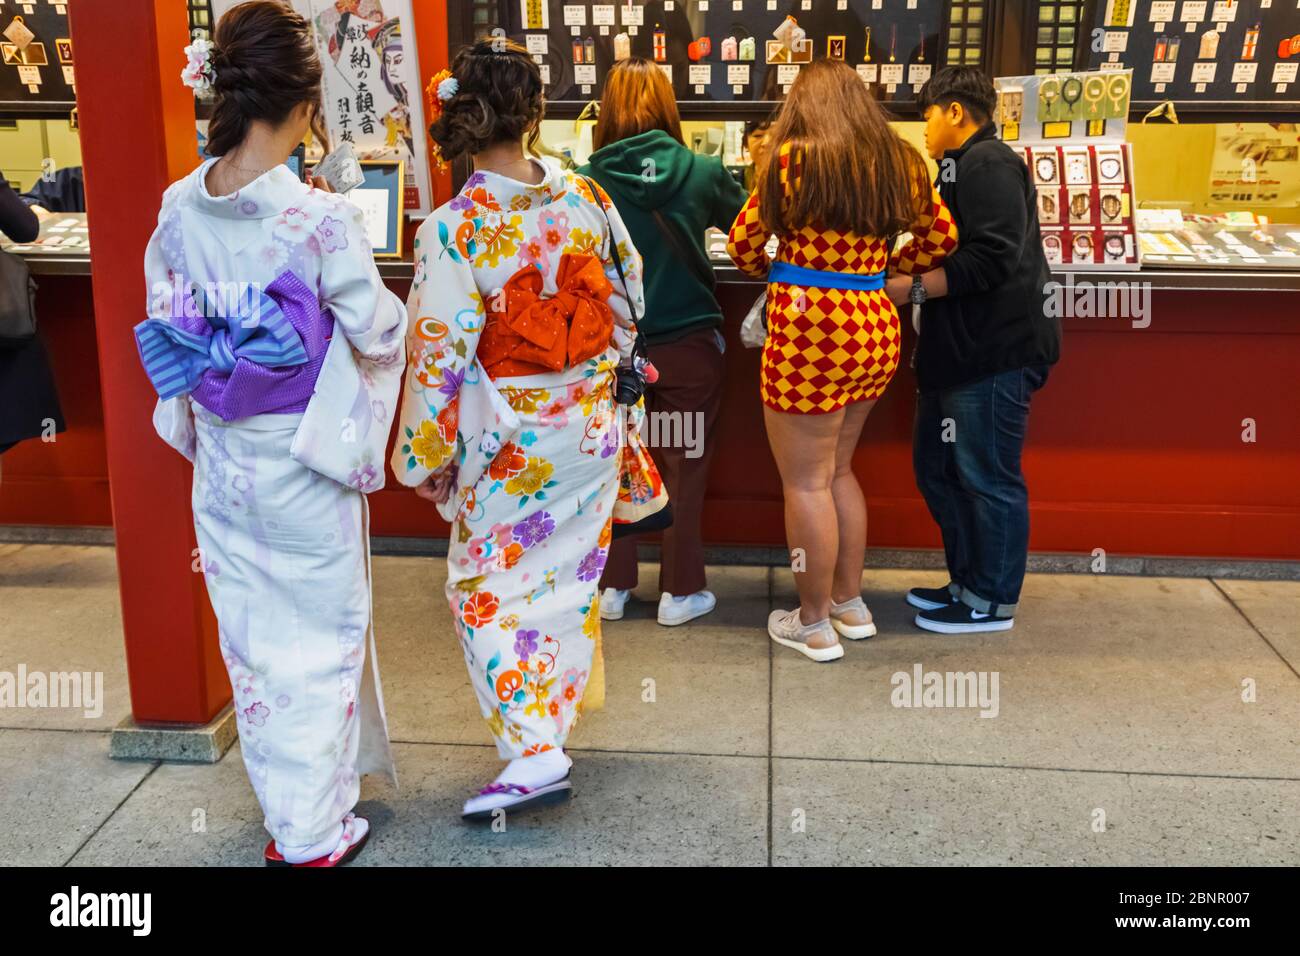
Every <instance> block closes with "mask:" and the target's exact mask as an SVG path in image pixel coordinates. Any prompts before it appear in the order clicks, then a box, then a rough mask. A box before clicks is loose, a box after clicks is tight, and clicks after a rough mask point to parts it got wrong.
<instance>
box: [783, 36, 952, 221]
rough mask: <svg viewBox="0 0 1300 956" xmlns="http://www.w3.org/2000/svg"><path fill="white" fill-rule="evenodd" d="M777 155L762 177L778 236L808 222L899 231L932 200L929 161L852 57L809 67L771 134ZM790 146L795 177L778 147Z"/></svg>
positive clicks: (802, 75)
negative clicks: (786, 179) (784, 169)
mask: <svg viewBox="0 0 1300 956" xmlns="http://www.w3.org/2000/svg"><path fill="white" fill-rule="evenodd" d="M768 141H769V142H770V143H771V144H772V150H773V152H772V161H771V162H769V163H768V164H767V168H766V169H765V170H764V171H763V175H762V177H761V178H760V180H759V182H758V193H759V212H760V215H761V216H762V219H763V225H764V226H765V227H766V228H767V229H768V230H769V231H770V232H772V233H775V234H776V235H789V234H790V233H793V232H797V231H798V230H800V229H802V228H804V227H805V226H815V227H818V228H825V229H833V230H836V231H838V232H852V233H856V234H857V235H862V236H882V237H888V236H896V235H898V234H899V233H902V232H906V231H907V230H908V229H910V228H911V227H912V226H913V225H914V224H915V223H916V221H917V219H918V218H919V216H920V215H921V213H922V212H923V210H924V208H925V206H926V205H927V204H928V202H929V197H930V193H929V187H928V181H929V171H928V170H927V168H926V165H925V160H924V159H922V158H921V154H920V153H919V152H917V151H916V149H915V148H913V147H912V146H911V144H909V143H907V142H906V141H905V140H903V138H902V137H900V136H899V135H898V134H897V133H896V132H894V130H893V128H892V127H891V126H890V125H889V121H888V119H887V118H886V116H885V112H884V110H883V109H882V108H881V107H880V105H879V104H878V103H877V102H876V101H875V99H874V98H872V96H871V95H870V93H868V91H867V86H866V84H865V83H863V82H862V79H861V78H860V77H859V76H858V74H857V73H856V72H855V71H854V70H853V68H852V67H850V66H849V65H848V64H847V63H844V62H842V61H840V60H817V61H815V62H813V63H811V64H809V65H808V66H805V67H803V68H802V69H801V70H800V72H799V76H798V78H797V79H796V80H795V81H794V85H793V86H791V87H790V93H789V96H788V97H787V98H786V101H785V103H784V104H783V105H782V106H781V111H780V113H779V114H778V115H777V118H776V122H775V123H773V125H772V129H771V130H770V132H769V133H768ZM787 144H788V145H789V146H790V164H791V169H790V183H791V187H793V180H794V169H793V166H794V164H795V163H796V162H797V163H798V164H799V167H800V173H801V176H800V183H799V188H798V189H793V188H791V189H790V190H789V191H787V190H786V189H785V188H784V187H783V186H782V184H781V164H780V163H779V162H777V161H776V158H777V150H779V149H781V148H783V147H784V146H785V145H787Z"/></svg>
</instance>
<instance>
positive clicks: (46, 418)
mask: <svg viewBox="0 0 1300 956" xmlns="http://www.w3.org/2000/svg"><path fill="white" fill-rule="evenodd" d="M40 231H41V225H40V220H38V219H37V217H36V214H35V213H33V212H32V210H31V209H30V208H28V207H27V206H26V205H24V204H23V202H22V200H21V198H19V195H18V193H16V192H14V189H13V187H12V186H10V185H9V181H8V180H7V179H5V178H4V174H3V173H0V233H4V235H5V236H7V237H8V238H10V239H12V240H13V241H14V242H32V241H34V240H35V239H36V237H37V236H38V235H40ZM6 254H7V255H13V253H6ZM13 266H14V268H16V269H21V268H22V267H21V264H20V263H15V264H13ZM65 429H66V425H65V424H64V421H63V410H62V409H61V408H60V406H59V394H58V392H57V391H56V389H55V387H54V375H53V373H52V372H51V371H50V360H49V356H48V355H47V354H46V352H45V345H44V344H43V343H42V342H41V339H40V335H39V333H38V335H37V336H36V337H35V338H32V339H30V340H28V341H26V342H21V343H18V344H16V345H6V344H5V343H3V342H0V455H3V454H4V453H5V452H7V451H8V450H9V449H10V448H12V447H13V446H14V445H16V444H18V442H20V441H22V440H23V439H25V438H35V437H37V436H42V437H52V436H53V435H54V434H55V433H57V432H61V431H64V430H65Z"/></svg>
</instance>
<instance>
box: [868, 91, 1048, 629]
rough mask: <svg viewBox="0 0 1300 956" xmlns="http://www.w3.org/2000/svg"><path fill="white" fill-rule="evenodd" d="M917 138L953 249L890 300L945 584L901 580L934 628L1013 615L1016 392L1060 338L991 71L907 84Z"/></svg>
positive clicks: (1021, 417) (1018, 527)
mask: <svg viewBox="0 0 1300 956" xmlns="http://www.w3.org/2000/svg"><path fill="white" fill-rule="evenodd" d="M920 102H921V108H922V110H923V113H924V116H925V123H926V126H925V142H926V150H927V151H928V152H929V154H930V156H931V157H932V158H933V159H934V160H935V161H936V162H937V163H938V164H939V176H938V180H937V185H938V188H939V194H940V195H941V196H942V197H943V200H944V202H945V203H947V205H948V208H949V209H950V210H951V211H952V214H953V218H954V219H955V220H956V222H957V249H956V250H955V251H954V252H953V253H952V254H951V255H950V256H948V258H947V259H946V260H944V262H943V265H942V267H941V268H939V269H935V270H934V271H932V272H929V273H927V274H926V275H924V276H922V277H918V278H916V279H915V280H913V279H911V278H909V277H907V276H896V277H893V278H891V279H890V280H889V282H888V284H887V292H888V294H889V296H890V298H891V299H892V300H893V301H894V302H895V303H896V304H900V305H902V304H905V303H909V302H910V303H912V304H914V305H920V306H921V328H920V337H919V341H918V345H917V352H916V377H917V383H918V386H919V394H918V397H917V410H916V424H915V431H914V435H913V446H912V461H913V467H914V469H915V471H916V483H917V486H918V487H919V488H920V490H921V493H922V494H923V495H924V496H925V501H926V504H927V505H928V506H929V509H930V514H931V515H933V517H934V520H935V521H936V522H938V524H939V528H940V530H941V531H942V532H943V546H944V556H945V558H946V560H947V564H948V575H949V583H948V585H947V587H943V588H912V590H910V591H908V592H907V601H908V603H909V604H911V605H912V606H914V607H916V608H919V609H920V613H918V614H917V616H916V623H917V625H918V626H920V627H923V628H925V629H926V630H929V631H938V632H941V633H946V634H954V633H968V632H979V631H1003V630H1008V629H1009V628H1011V627H1012V626H1013V624H1014V623H1015V613H1016V607H1017V602H1018V601H1019V599H1020V587H1021V584H1022V583H1023V582H1024V577H1025V561H1026V557H1027V554H1028V549H1029V494H1028V490H1027V489H1026V487H1025V479H1024V475H1023V474H1022V473H1021V470H1020V453H1021V450H1022V449H1023V447H1024V442H1025V429H1026V425H1027V423H1028V418H1029V399H1030V396H1031V395H1032V394H1033V393H1034V392H1035V391H1037V390H1038V389H1039V388H1041V387H1042V385H1043V383H1044V382H1045V381H1046V380H1047V373H1048V369H1049V367H1050V366H1051V365H1052V364H1053V363H1054V362H1056V360H1057V358H1058V357H1059V354H1060V347H1061V327H1060V321H1059V320H1058V319H1057V318H1055V317H1052V316H1049V315H1048V314H1047V309H1046V308H1045V307H1044V302H1045V296H1046V289H1045V287H1046V285H1047V283H1048V281H1049V278H1050V275H1049V272H1048V269H1047V260H1046V258H1045V257H1044V255H1043V247H1042V239H1041V237H1040V235H1039V232H1038V205H1037V202H1036V196H1035V190H1034V186H1033V184H1032V183H1031V181H1030V178H1029V171H1028V170H1027V169H1026V167H1025V164H1024V162H1023V161H1022V160H1021V159H1020V157H1019V156H1017V155H1016V153H1015V152H1013V151H1012V150H1011V148H1010V147H1008V146H1007V145H1006V144H1005V143H1003V142H1002V141H1001V140H999V139H998V138H997V135H996V130H995V127H994V125H993V122H992V115H993V111H994V108H995V104H996V94H995V93H994V90H993V84H992V83H991V82H990V81H989V79H988V77H986V76H985V75H984V74H983V73H981V72H980V71H978V70H976V69H973V68H971V67H946V68H944V69H942V70H940V71H939V72H938V73H936V74H935V76H934V77H933V78H932V79H931V80H930V81H929V82H928V83H927V84H926V85H925V87H924V88H923V89H922V90H921V96H920Z"/></svg>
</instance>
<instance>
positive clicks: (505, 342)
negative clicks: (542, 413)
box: [478, 252, 614, 378]
mask: <svg viewBox="0 0 1300 956" xmlns="http://www.w3.org/2000/svg"><path fill="white" fill-rule="evenodd" d="M556 285H557V286H558V288H557V289H556V292H555V295H553V296H549V297H545V298H543V297H542V294H541V292H542V271H541V270H540V269H539V268H538V267H537V266H525V267H524V268H522V269H520V270H519V271H518V272H516V273H515V274H514V275H512V276H511V277H510V278H509V279H508V280H507V281H506V284H505V288H504V289H503V290H502V291H503V292H504V293H505V311H504V312H494V311H489V312H488V314H487V322H486V324H485V326H484V328H483V335H482V337H481V338H480V339H479V343H478V357H479V360H480V361H482V363H483V367H484V368H485V369H487V373H488V375H490V376H491V377H492V378H500V377H501V376H505V375H536V374H538V373H541V372H559V371H561V370H563V369H564V368H565V367H566V360H567V367H572V366H574V365H577V364H578V363H579V362H585V361H586V360H587V359H589V358H591V357H592V356H595V355H599V354H600V353H601V352H603V351H604V350H605V348H606V347H607V346H608V345H609V342H610V339H611V338H612V337H613V335H614V313H613V312H611V311H610V308H609V306H608V305H607V304H606V303H605V300H606V299H608V298H609V294H610V293H611V292H612V291H613V290H614V287H613V286H612V285H611V284H610V281H609V279H608V278H606V276H605V270H604V268H603V267H602V265H601V262H600V260H599V259H597V258H596V257H595V256H590V255H580V254H577V253H570V252H566V253H565V254H564V255H563V256H561V257H560V270H559V272H558V274H557V275H556ZM488 298H489V299H490V298H492V297H488Z"/></svg>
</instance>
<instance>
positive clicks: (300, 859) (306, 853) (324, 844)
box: [275, 822, 343, 863]
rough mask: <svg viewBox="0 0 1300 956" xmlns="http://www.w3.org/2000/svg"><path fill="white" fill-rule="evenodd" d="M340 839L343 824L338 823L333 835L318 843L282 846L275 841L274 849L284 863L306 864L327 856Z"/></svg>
mask: <svg viewBox="0 0 1300 956" xmlns="http://www.w3.org/2000/svg"><path fill="white" fill-rule="evenodd" d="M341 839H343V824H342V823H341V822H340V823H339V825H338V827H337V828H335V830H334V831H333V835H332V836H328V837H326V838H325V839H323V840H321V841H320V842H319V843H312V844H310V845H309V846H284V845H283V844H282V843H280V841H279V840H276V841H275V849H276V851H277V852H278V853H279V854H280V855H281V856H282V857H284V861H285V862H286V863H306V862H308V861H310V860H316V859H319V858H320V857H322V856H329V855H330V854H331V853H333V852H334V851H335V850H336V849H337V848H338V845H339V840H341Z"/></svg>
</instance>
